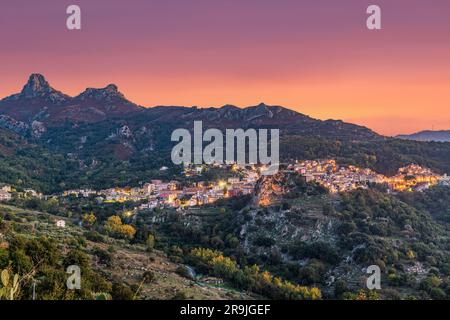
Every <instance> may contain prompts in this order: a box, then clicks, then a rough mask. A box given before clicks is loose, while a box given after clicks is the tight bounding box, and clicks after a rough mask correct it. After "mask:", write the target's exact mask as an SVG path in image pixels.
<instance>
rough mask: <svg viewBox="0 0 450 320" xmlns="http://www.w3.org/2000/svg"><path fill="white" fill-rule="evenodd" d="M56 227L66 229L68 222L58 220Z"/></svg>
mask: <svg viewBox="0 0 450 320" xmlns="http://www.w3.org/2000/svg"><path fill="white" fill-rule="evenodd" d="M56 226H57V227H58V228H65V227H66V221H64V220H57V221H56Z"/></svg>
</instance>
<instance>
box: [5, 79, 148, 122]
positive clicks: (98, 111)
mask: <svg viewBox="0 0 450 320" xmlns="http://www.w3.org/2000/svg"><path fill="white" fill-rule="evenodd" d="M142 109H143V108H141V107H139V106H137V105H136V104H134V103H132V102H130V101H128V100H127V99H126V98H125V96H124V95H123V94H122V93H120V92H119V91H118V88H117V86H116V85H113V84H111V85H108V86H107V87H105V88H101V89H94V88H88V89H86V91H85V92H83V93H81V94H80V95H78V96H76V97H70V96H68V95H66V94H64V93H62V92H60V91H58V90H55V89H54V88H53V87H51V86H50V85H49V83H48V82H47V80H46V79H45V78H44V76H43V75H40V74H32V75H31V76H30V77H29V79H28V82H27V83H26V84H25V86H24V87H23V89H22V91H21V92H20V93H17V94H13V95H11V96H9V97H7V98H5V99H3V100H0V114H3V115H5V116H9V117H11V118H13V119H15V120H18V121H22V122H25V123H28V124H29V125H31V124H32V123H33V121H39V122H42V123H45V124H47V125H57V124H58V123H60V122H61V121H75V122H77V121H81V122H97V121H101V120H105V119H107V118H109V117H111V116H122V115H124V114H126V113H128V112H138V111H141V110H142Z"/></svg>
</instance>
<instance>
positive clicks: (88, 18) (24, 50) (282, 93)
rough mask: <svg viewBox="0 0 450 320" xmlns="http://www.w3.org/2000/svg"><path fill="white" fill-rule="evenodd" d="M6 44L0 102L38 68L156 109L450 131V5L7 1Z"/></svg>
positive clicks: (64, 83) (1, 19)
mask: <svg viewBox="0 0 450 320" xmlns="http://www.w3.org/2000/svg"><path fill="white" fill-rule="evenodd" d="M71 4H76V5H79V6H80V8H81V21H82V22H81V23H82V29H81V30H68V29H67V28H66V19H67V17H68V15H67V14H66V8H67V7H68V6H69V5H71ZM370 4H376V5H379V6H380V8H381V12H382V30H368V29H367V27H366V19H367V17H368V14H367V13H366V9H367V7H368V6H369V5H370ZM0 43H1V47H0V97H4V96H7V95H10V94H12V93H15V92H18V91H20V89H21V88H22V86H23V85H24V83H25V82H26V80H27V78H28V76H29V75H30V74H31V73H41V74H43V75H44V76H45V77H46V78H47V80H48V81H49V82H50V84H51V85H52V86H53V87H54V88H56V89H58V90H61V91H63V92H65V93H67V94H70V95H77V94H78V93H80V92H81V91H83V90H84V89H85V88H86V87H104V86H106V85H107V84H109V83H115V84H116V85H118V87H119V89H120V91H121V92H123V93H124V94H125V95H126V96H127V98H129V99H130V100H131V101H133V102H135V103H137V104H140V105H143V106H147V107H151V106H155V105H183V106H198V107H211V106H219V107H220V106H222V105H225V104H233V105H237V106H240V107H245V106H250V105H257V104H259V103H261V102H264V103H266V104H270V105H282V106H285V107H288V108H290V109H293V110H296V111H298V112H301V113H304V114H307V115H310V116H312V117H314V118H319V119H330V118H331V119H342V120H345V121H349V122H354V123H357V124H361V125H365V126H368V127H369V128H371V129H373V130H375V131H377V132H379V133H382V134H386V135H395V134H400V133H413V132H416V131H419V130H424V129H435V130H444V129H447V130H450V112H449V108H450V1H448V0H426V1H425V0H420V1H419V0H395V1H392V0H390V1H386V0H371V1H366V0H339V1H336V0H270V1H269V0H128V1H119V0H70V1H66V0H39V1H33V0H2V1H1V4H0Z"/></svg>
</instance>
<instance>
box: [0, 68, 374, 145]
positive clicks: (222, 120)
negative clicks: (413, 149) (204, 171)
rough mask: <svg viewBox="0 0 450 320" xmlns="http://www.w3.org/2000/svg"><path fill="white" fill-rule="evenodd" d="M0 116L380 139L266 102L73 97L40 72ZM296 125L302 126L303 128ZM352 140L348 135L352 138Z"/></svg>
mask: <svg viewBox="0 0 450 320" xmlns="http://www.w3.org/2000/svg"><path fill="white" fill-rule="evenodd" d="M0 114H2V115H3V116H7V117H10V118H12V119H14V120H16V121H20V122H23V123H26V124H28V125H31V124H32V123H33V121H39V122H42V123H44V125H45V126H58V125H59V124H60V123H61V122H64V121H73V122H86V123H96V122H100V121H105V120H108V119H112V118H125V119H130V118H133V117H138V118H139V117H144V118H145V119H147V120H148V121H149V122H151V121H156V120H158V121H166V122H177V123H180V124H183V122H184V124H185V125H189V123H191V122H193V121H196V120H201V121H203V122H204V124H205V126H206V127H213V126H218V127H219V128H225V127H230V128H238V127H243V128H249V127H260V126H263V127H273V128H274V127H277V126H279V127H281V128H284V129H289V130H294V131H298V133H301V134H314V133H316V134H319V135H320V132H319V131H320V130H321V129H323V131H324V132H327V135H329V136H333V135H337V136H339V132H345V131H346V133H345V135H351V134H355V135H356V136H357V135H361V136H362V138H364V139H368V138H370V139H372V138H378V137H380V136H379V135H378V134H377V133H375V132H373V131H372V130H370V129H369V128H366V127H363V126H359V125H355V124H351V123H346V122H343V121H342V120H331V119H329V120H324V121H322V120H319V119H314V118H312V117H309V116H307V115H304V114H302V113H300V112H297V111H294V110H291V109H289V108H285V107H282V106H277V105H275V106H270V105H267V104H264V103H260V104H258V105H254V106H249V107H243V108H240V107H237V106H234V105H231V104H228V105H224V106H222V107H210V108H198V107H182V106H179V107H176V106H155V107H143V106H139V105H137V104H135V103H133V102H131V101H130V100H128V99H126V97H125V95H124V94H123V93H121V92H120V91H119V90H118V87H117V85H115V84H109V85H107V86H106V87H104V88H87V89H86V90H84V91H83V92H81V93H80V94H78V95H76V96H74V97H71V96H69V95H66V94H64V93H62V92H61V91H58V90H56V89H54V88H53V87H51V86H50V84H49V83H48V81H47V80H46V79H45V77H44V76H43V75H41V74H32V75H31V76H30V77H29V79H28V82H27V84H25V86H24V87H23V89H22V91H21V92H20V93H17V94H13V95H11V96H9V97H6V98H4V99H2V100H0ZM298 127H301V128H300V129H301V130H299V128H298ZM348 138H350V137H348Z"/></svg>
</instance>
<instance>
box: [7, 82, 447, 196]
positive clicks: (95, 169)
mask: <svg viewBox="0 0 450 320" xmlns="http://www.w3.org/2000/svg"><path fill="white" fill-rule="evenodd" d="M194 121H202V123H203V130H206V129H208V128H218V129H221V130H222V131H224V130H225V129H236V128H243V129H248V128H254V129H261V128H267V129H270V128H277V129H280V157H281V161H290V160H292V159H317V158H334V159H336V160H338V162H339V163H341V164H344V165H347V164H352V165H358V166H362V167H367V168H371V169H374V170H376V171H378V172H380V173H383V174H387V175H390V174H394V173H395V172H397V170H398V168H399V167H401V166H405V165H408V164H410V163H417V164H421V165H424V166H427V167H430V168H431V169H434V170H435V171H437V172H442V173H450V143H425V142H417V141H405V140H400V139H394V138H388V137H383V136H381V135H378V134H377V133H375V132H373V131H372V130H370V129H368V128H366V127H363V126H358V125H355V124H351V123H346V122H343V121H340V120H325V121H322V120H318V119H314V118H311V117H309V116H307V115H304V114H302V113H299V112H296V111H293V110H290V109H287V108H284V107H281V106H269V105H266V104H264V103H260V104H258V105H255V106H250V107H246V108H239V107H236V106H233V105H225V106H222V107H220V108H197V107H182V106H157V107H151V108H144V107H141V106H138V105H137V104H135V103H133V102H131V101H129V100H128V99H127V98H126V97H125V95H124V94H122V93H121V92H120V91H119V90H118V87H117V86H116V85H114V84H110V85H107V86H106V87H104V88H87V89H86V90H85V91H84V92H82V93H81V94H79V95H77V96H75V97H71V96H68V95H66V94H64V93H62V92H60V91H58V90H56V89H54V88H53V87H52V86H50V84H49V83H48V81H47V80H46V79H45V78H44V77H43V76H42V75H39V74H33V75H31V76H30V78H29V80H28V82H27V83H26V85H25V86H24V87H23V89H22V91H21V92H20V93H18V94H14V95H12V96H9V97H7V98H4V99H3V100H0V129H2V131H0V138H1V135H2V134H3V133H5V134H6V133H8V134H9V133H11V134H14V135H15V136H17V139H19V138H20V139H22V140H23V141H25V142H27V143H28V145H29V146H37V147H39V150H41V152H43V153H46V155H47V156H48V157H50V158H54V157H56V158H57V159H58V160H57V161H50V163H52V164H53V165H54V166H56V167H54V168H51V169H54V172H58V181H59V182H58V183H52V184H51V185H50V184H49V182H50V181H53V182H55V181H54V179H53V177H51V178H49V177H47V176H42V175H36V174H33V171H30V170H26V169H24V167H22V166H19V167H17V168H16V167H14V168H16V169H17V170H16V169H15V170H16V171H17V172H20V174H22V175H23V177H25V178H23V179H16V178H14V179H15V180H14V179H9V180H8V182H9V181H22V184H23V186H25V185H26V183H25V182H23V181H33V183H34V185H42V180H45V184H44V187H43V188H42V189H45V190H54V191H56V190H60V189H62V188H64V187H67V186H68V185H70V186H86V187H94V188H101V187H108V186H111V185H136V184H138V183H139V182H142V181H145V180H148V179H150V178H155V177H158V176H159V177H160V176H161V174H162V173H161V172H159V168H160V167H161V166H167V165H168V164H171V160H170V154H171V149H172V147H173V145H174V144H175V143H174V142H172V141H171V134H172V132H173V131H174V130H175V129H177V128H186V129H188V130H192V129H193V124H194ZM25 149H26V148H25ZM21 150H24V149H21ZM35 150H37V149H35ZM16 154H17V153H7V154H6V155H5V157H7V158H8V159H7V163H8V165H9V164H14V163H15V162H14V161H15V159H16V157H17V156H16ZM30 156H31V155H30ZM32 156H36V154H35V153H34V154H33V155H32ZM22 160H24V159H22ZM22 162H24V161H22ZM25 162H26V163H30V162H32V158H27V159H26V161H25ZM68 167H70V168H71V171H70V172H66V170H67V168H68ZM49 172H50V171H49ZM119 172H120V174H118V173H119ZM175 173H179V169H176V167H175V166H171V168H170V170H169V171H168V172H166V176H164V177H165V178H170V175H171V174H175ZM0 182H1V181H0Z"/></svg>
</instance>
